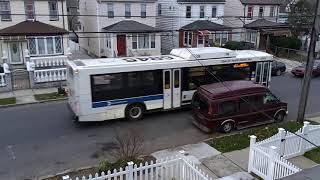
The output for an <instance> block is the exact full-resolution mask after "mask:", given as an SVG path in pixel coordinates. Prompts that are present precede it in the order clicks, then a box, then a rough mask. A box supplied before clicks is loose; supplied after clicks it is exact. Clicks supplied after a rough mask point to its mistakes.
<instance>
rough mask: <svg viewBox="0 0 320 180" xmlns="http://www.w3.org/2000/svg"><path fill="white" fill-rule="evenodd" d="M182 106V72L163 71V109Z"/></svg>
mask: <svg viewBox="0 0 320 180" xmlns="http://www.w3.org/2000/svg"><path fill="white" fill-rule="evenodd" d="M180 106H181V70H180V69H167V70H163V109H170V108H177V107H180Z"/></svg>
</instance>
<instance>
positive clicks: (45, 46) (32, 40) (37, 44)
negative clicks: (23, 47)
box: [28, 36, 63, 56]
mask: <svg viewBox="0 0 320 180" xmlns="http://www.w3.org/2000/svg"><path fill="white" fill-rule="evenodd" d="M28 46H29V52H30V55H31V56H38V55H55V54H62V53H63V49H62V38H61V37H60V36H48V37H29V38H28Z"/></svg>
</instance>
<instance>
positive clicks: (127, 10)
mask: <svg viewBox="0 0 320 180" xmlns="http://www.w3.org/2000/svg"><path fill="white" fill-rule="evenodd" d="M125 17H126V18H130V17H131V4H129V3H126V4H125Z"/></svg>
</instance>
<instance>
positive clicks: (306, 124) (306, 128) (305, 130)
mask: <svg viewBox="0 0 320 180" xmlns="http://www.w3.org/2000/svg"><path fill="white" fill-rule="evenodd" d="M309 124H310V122H308V121H304V122H303V127H302V132H301V134H300V136H301V137H303V138H305V139H308V131H309ZM305 139H302V138H300V147H299V154H300V155H302V154H304V153H305V152H306V145H307V141H306V140H305Z"/></svg>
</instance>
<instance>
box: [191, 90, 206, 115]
mask: <svg viewBox="0 0 320 180" xmlns="http://www.w3.org/2000/svg"><path fill="white" fill-rule="evenodd" d="M193 106H195V107H197V109H198V110H199V111H200V112H201V113H203V114H208V111H209V104H208V102H207V101H205V100H203V99H202V98H200V96H199V94H197V93H195V95H194V98H193Z"/></svg>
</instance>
